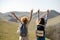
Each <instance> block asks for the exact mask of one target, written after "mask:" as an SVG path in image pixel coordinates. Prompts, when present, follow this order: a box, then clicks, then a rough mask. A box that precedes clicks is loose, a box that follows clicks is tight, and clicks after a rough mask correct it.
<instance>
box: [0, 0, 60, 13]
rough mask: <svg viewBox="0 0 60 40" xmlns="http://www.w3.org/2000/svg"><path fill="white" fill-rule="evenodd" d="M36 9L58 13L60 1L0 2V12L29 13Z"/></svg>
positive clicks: (26, 0)
mask: <svg viewBox="0 0 60 40" xmlns="http://www.w3.org/2000/svg"><path fill="white" fill-rule="evenodd" d="M31 9H34V12H36V11H37V10H38V9H40V10H41V11H46V10H47V9H50V10H52V9H53V10H56V11H58V12H60V0H0V12H3V13H4V12H9V11H30V10H31Z"/></svg>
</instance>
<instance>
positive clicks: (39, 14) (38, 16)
mask: <svg viewBox="0 0 60 40" xmlns="http://www.w3.org/2000/svg"><path fill="white" fill-rule="evenodd" d="M37 13H38V20H39V19H40V10H38V12H37Z"/></svg>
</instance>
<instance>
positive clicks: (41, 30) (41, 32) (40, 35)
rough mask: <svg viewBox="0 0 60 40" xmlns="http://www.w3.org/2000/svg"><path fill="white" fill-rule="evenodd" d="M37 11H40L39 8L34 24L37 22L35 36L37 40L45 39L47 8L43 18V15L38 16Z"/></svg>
mask: <svg viewBox="0 0 60 40" xmlns="http://www.w3.org/2000/svg"><path fill="white" fill-rule="evenodd" d="M39 13H40V10H38V20H37V21H36V24H37V30H36V37H37V40H45V26H46V23H47V16H48V13H49V10H47V13H46V16H45V18H43V17H40V18H39ZM42 16H44V15H42Z"/></svg>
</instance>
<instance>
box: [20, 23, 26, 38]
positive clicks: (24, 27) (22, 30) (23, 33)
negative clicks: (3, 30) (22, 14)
mask: <svg viewBox="0 0 60 40" xmlns="http://www.w3.org/2000/svg"><path fill="white" fill-rule="evenodd" d="M20 36H22V37H25V36H27V28H26V24H22V25H21V28H20Z"/></svg>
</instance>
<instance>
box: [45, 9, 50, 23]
mask: <svg viewBox="0 0 60 40" xmlns="http://www.w3.org/2000/svg"><path fill="white" fill-rule="evenodd" d="M48 14H49V10H47V11H46V16H45V22H46V23H47V20H48Z"/></svg>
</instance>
